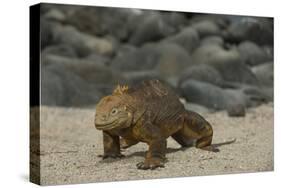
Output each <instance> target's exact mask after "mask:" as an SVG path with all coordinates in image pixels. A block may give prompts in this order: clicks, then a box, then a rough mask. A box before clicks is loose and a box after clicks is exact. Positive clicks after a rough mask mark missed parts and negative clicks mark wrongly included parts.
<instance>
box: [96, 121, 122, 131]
mask: <svg viewBox="0 0 281 188" xmlns="http://www.w3.org/2000/svg"><path fill="white" fill-rule="evenodd" d="M117 122H118V119H116V120H114V121H112V122H109V123H95V126H96V128H97V129H99V130H109V129H112V128H114V126H115V125H116V123H117Z"/></svg>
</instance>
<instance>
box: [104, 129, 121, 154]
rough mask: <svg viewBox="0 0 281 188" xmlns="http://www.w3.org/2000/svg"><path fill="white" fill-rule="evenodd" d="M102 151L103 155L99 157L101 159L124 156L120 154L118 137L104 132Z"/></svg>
mask: <svg viewBox="0 0 281 188" xmlns="http://www.w3.org/2000/svg"><path fill="white" fill-rule="evenodd" d="M103 149H104V154H103V155H101V156H100V157H102V158H103V159H106V158H121V157H124V155H122V154H121V153H120V140H119V136H115V135H112V134H110V133H109V132H106V131H103Z"/></svg>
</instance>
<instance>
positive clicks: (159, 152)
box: [137, 111, 167, 170]
mask: <svg viewBox="0 0 281 188" xmlns="http://www.w3.org/2000/svg"><path fill="white" fill-rule="evenodd" d="M144 119H145V123H144V124H143V125H142V126H141V128H140V129H139V132H140V135H141V136H142V139H143V140H144V141H145V142H146V143H147V144H148V146H149V149H148V151H147V153H146V156H145V160H144V162H140V163H138V164H137V168H138V169H143V170H146V169H155V168H157V167H164V162H165V154H166V149H167V141H166V138H165V137H164V136H163V135H161V130H160V129H159V127H157V126H156V125H154V121H153V120H154V119H155V118H153V117H152V113H151V112H150V111H148V112H147V113H146V115H145V116H144Z"/></svg>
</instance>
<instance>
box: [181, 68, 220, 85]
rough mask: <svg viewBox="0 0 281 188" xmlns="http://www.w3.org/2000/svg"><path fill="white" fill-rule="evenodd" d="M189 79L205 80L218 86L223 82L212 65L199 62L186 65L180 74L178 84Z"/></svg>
mask: <svg viewBox="0 0 281 188" xmlns="http://www.w3.org/2000/svg"><path fill="white" fill-rule="evenodd" d="M190 79H193V80H198V81H202V82H207V83H211V84H214V85H218V86H219V85H221V83H222V82H223V79H222V76H221V75H220V73H219V72H218V71H217V70H216V69H215V68H214V67H211V66H210V65H208V64H199V65H193V66H191V67H187V68H186V69H185V70H184V71H183V72H182V73H181V75H180V79H179V83H178V86H180V85H181V84H182V83H183V82H185V81H186V80H190Z"/></svg>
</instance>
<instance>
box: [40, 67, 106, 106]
mask: <svg viewBox="0 0 281 188" xmlns="http://www.w3.org/2000/svg"><path fill="white" fill-rule="evenodd" d="M101 97H102V94H101V93H100V92H99V91H98V90H97V88H96V87H94V85H91V84H88V83H86V82H85V81H83V80H82V79H81V78H80V77H79V76H77V75H75V74H74V73H71V72H70V71H67V70H65V68H64V66H63V65H59V64H51V65H48V66H46V67H43V68H42V69H41V104H42V105H50V106H88V105H93V104H95V103H96V102H98V100H99V99H100V98H101Z"/></svg>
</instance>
